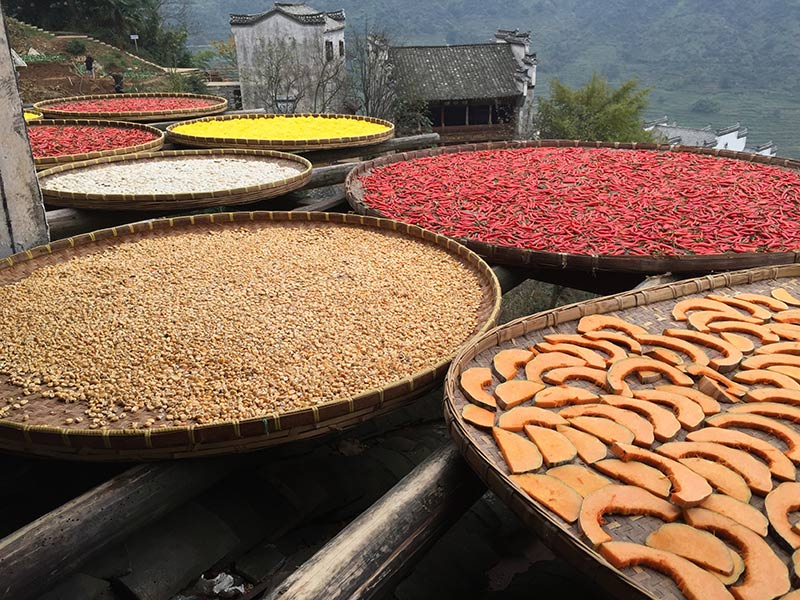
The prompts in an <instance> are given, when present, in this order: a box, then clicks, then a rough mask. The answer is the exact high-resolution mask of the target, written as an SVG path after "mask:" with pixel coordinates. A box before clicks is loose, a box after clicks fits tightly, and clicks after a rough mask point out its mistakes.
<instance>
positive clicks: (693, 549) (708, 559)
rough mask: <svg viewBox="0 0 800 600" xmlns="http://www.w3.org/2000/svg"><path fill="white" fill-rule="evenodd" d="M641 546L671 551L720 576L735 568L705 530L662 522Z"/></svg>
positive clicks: (722, 547)
mask: <svg viewBox="0 0 800 600" xmlns="http://www.w3.org/2000/svg"><path fill="white" fill-rule="evenodd" d="M644 543H645V544H646V545H647V546H649V547H650V548H656V549H657V550H666V551H667V552H672V553H673V554H677V555H678V556H682V557H683V558H685V559H687V560H690V561H692V562H693V563H695V564H696V565H699V566H701V567H703V568H704V569H709V570H712V571H716V572H717V573H722V574H723V575H730V574H731V573H733V572H734V569H735V565H734V562H733V556H731V551H730V550H729V549H728V547H727V546H726V545H725V544H724V543H722V542H721V541H720V540H718V539H717V538H715V537H714V536H713V535H711V534H710V533H708V532H707V531H703V530H702V529H695V528H694V527H692V526H691V525H686V524H684V523H664V524H663V525H662V526H661V527H659V528H658V529H656V530H655V531H653V532H652V533H651V534H650V535H648V536H647V539H646V540H645V542H644Z"/></svg>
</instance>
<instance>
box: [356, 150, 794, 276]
mask: <svg viewBox="0 0 800 600" xmlns="http://www.w3.org/2000/svg"><path fill="white" fill-rule="evenodd" d="M798 169H800V161H798V160H793V159H786V158H775V157H769V156H763V155H758V154H749V153H744V152H733V151H728V150H714V149H708V148H693V147H687V146H671V145H663V144H637V143H603V142H575V141H567V140H540V141H528V142H499V143H485V144H469V145H463V146H454V147H447V148H436V149H429V150H423V151H419V152H413V153H404V154H397V155H394V156H390V157H385V158H381V159H377V160H374V161H370V162H367V163H364V164H362V165H361V166H359V167H357V168H356V169H354V170H353V171H351V172H350V174H349V176H348V178H347V183H346V188H347V198H348V201H349V202H350V204H351V206H353V208H354V209H355V210H356V211H357V212H359V213H361V214H367V215H374V216H383V217H390V218H393V219H397V220H401V221H405V222H409V223H412V224H414V225H418V226H420V227H424V228H427V229H431V230H433V231H436V232H437V233H440V234H443V235H448V236H451V237H454V238H456V239H458V240H459V241H460V242H462V243H464V244H466V245H467V246H469V247H470V248H471V249H472V250H474V251H475V252H477V253H478V254H480V255H482V256H484V257H485V258H487V259H488V260H490V261H492V262H496V263H503V264H511V265H531V266H535V267H537V268H553V269H573V270H579V271H620V272H636V273H663V272H667V271H672V272H684V273H685V272H703V271H714V270H729V269H732V268H746V267H756V266H767V265H775V264H784V263H790V262H797V261H798V257H800V253H799V252H798V251H800V218H798V217H797V216H796V215H798V214H800V213H798V210H797V209H798V208H800V173H797V170H798Z"/></svg>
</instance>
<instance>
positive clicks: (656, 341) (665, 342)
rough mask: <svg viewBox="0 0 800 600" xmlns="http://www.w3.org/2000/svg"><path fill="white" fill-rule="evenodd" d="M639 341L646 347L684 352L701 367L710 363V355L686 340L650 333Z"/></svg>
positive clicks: (639, 338) (642, 336)
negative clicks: (658, 347)
mask: <svg viewBox="0 0 800 600" xmlns="http://www.w3.org/2000/svg"><path fill="white" fill-rule="evenodd" d="M637 339H638V340H639V341H640V342H641V343H642V344H644V345H646V346H661V347H663V348H669V349H670V350H676V351H678V352H682V353H683V354H685V355H686V356H688V357H689V361H691V362H693V363H697V364H699V365H707V364H708V363H709V361H710V359H709V358H708V355H707V354H706V353H705V352H704V351H703V349H702V348H700V347H698V346H696V345H695V344H693V343H691V342H688V341H686V340H681V339H677V338H675V337H670V336H666V335H653V334H650V333H648V334H647V335H640V336H639V337H638V338H637Z"/></svg>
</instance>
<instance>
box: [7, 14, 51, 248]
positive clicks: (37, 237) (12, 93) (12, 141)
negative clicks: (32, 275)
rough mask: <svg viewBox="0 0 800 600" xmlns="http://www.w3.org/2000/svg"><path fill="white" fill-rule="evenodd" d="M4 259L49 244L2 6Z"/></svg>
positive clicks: (40, 194)
mask: <svg viewBox="0 0 800 600" xmlns="http://www.w3.org/2000/svg"><path fill="white" fill-rule="evenodd" d="M0 140H2V143H0V257H3V256H8V255H9V254H14V253H15V252H20V251H22V250H26V249H28V248H32V247H33V246H37V245H39V244H46V243H47V242H48V241H49V236H48V231H47V222H46V221H45V217H44V204H43V203H42V193H41V190H39V182H38V180H37V179H36V170H35V168H34V164H33V155H32V154H31V147H30V143H29V142H28V131H27V128H26V127H25V119H24V118H23V116H22V100H21V99H20V97H19V90H18V89H17V72H16V69H15V68H14V63H13V61H12V60H11V46H10V45H9V41H8V37H7V35H6V26H5V19H4V17H3V12H2V5H0Z"/></svg>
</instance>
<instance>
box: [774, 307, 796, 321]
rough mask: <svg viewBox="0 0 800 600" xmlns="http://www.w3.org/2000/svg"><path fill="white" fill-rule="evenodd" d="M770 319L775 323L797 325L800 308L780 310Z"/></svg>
mask: <svg viewBox="0 0 800 600" xmlns="http://www.w3.org/2000/svg"><path fill="white" fill-rule="evenodd" d="M772 318H773V320H774V321H775V322H776V323H789V324H792V325H797V324H798V323H800V308H793V309H789V310H782V311H781V312H779V313H775V314H774V315H772Z"/></svg>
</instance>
